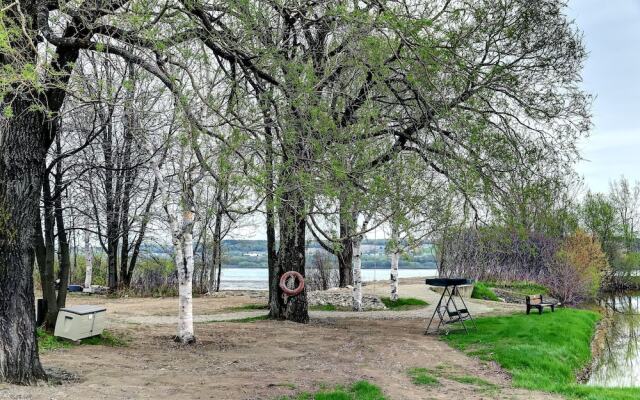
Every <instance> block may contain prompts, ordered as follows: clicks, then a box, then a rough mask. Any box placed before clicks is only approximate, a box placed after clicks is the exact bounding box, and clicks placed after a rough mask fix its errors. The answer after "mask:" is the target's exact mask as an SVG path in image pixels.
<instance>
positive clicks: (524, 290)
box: [478, 281, 549, 296]
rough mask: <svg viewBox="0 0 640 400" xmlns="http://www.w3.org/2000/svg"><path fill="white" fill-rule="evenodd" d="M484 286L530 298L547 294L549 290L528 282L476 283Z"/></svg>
mask: <svg viewBox="0 0 640 400" xmlns="http://www.w3.org/2000/svg"><path fill="white" fill-rule="evenodd" d="M478 283H481V284H484V285H485V286H488V287H495V288H501V289H507V290H511V291H514V292H517V293H520V294H523V295H525V296H530V295H532V294H549V289H547V288H546V287H544V286H542V285H539V284H537V283H534V282H528V281H510V282H499V281H485V282H478Z"/></svg>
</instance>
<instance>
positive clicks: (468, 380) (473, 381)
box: [447, 375, 498, 389]
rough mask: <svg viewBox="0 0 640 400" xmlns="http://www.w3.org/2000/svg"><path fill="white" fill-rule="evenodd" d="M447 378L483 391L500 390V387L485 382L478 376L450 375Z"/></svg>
mask: <svg viewBox="0 0 640 400" xmlns="http://www.w3.org/2000/svg"><path fill="white" fill-rule="evenodd" d="M447 378H448V379H451V380H452V381H456V382H459V383H464V384H465V385H475V386H480V387H481V388H483V389H497V388H498V385H495V384H493V383H491V382H488V381H485V380H484V379H482V378H478V377H477V376H473V375H449V376H447Z"/></svg>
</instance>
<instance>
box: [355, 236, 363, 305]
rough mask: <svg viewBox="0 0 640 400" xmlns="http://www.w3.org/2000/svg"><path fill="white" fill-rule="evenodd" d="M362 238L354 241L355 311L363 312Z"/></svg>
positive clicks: (357, 237) (356, 238)
mask: <svg viewBox="0 0 640 400" xmlns="http://www.w3.org/2000/svg"><path fill="white" fill-rule="evenodd" d="M361 244H362V236H361V235H359V236H356V237H355V238H354V239H353V311H362V246H361Z"/></svg>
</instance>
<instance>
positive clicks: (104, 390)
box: [0, 283, 557, 400]
mask: <svg viewBox="0 0 640 400" xmlns="http://www.w3.org/2000/svg"><path fill="white" fill-rule="evenodd" d="M416 285H417V284H416ZM410 286H412V285H411V284H409V283H407V284H406V285H405V293H407V292H410V291H411V290H415V292H416V293H419V292H420V293H424V292H426V290H425V288H424V285H422V286H421V287H420V288H418V287H417V286H416V288H414V289H412V288H411V287H410ZM367 291H375V289H373V288H372V287H371V286H369V287H368V288H367ZM424 297H427V298H429V300H431V299H432V298H433V297H434V296H433V295H432V294H430V293H427V294H424ZM260 300H261V299H260V298H259V296H248V295H244V296H226V297H222V298H212V297H201V298H197V299H195V304H194V312H195V314H196V315H198V316H205V317H203V318H200V320H201V321H207V320H211V319H210V318H212V317H215V316H218V317H222V319H229V318H230V317H229V316H230V315H236V316H245V314H247V313H246V312H240V313H232V312H231V311H232V310H229V308H230V307H237V306H240V305H243V304H253V303H257V302H260ZM436 301H437V298H436ZM70 303H71V304H104V305H105V306H106V307H107V309H108V316H109V328H108V329H109V330H110V331H112V332H114V333H115V334H117V335H118V336H122V337H124V338H126V340H127V341H128V345H127V346H126V347H105V346H76V347H73V348H70V349H63V350H57V351H49V352H45V353H43V354H42V356H41V359H42V362H43V364H44V365H45V367H47V368H54V369H56V370H63V371H66V372H68V373H70V374H73V375H75V376H77V377H78V380H77V381H76V382H67V383H64V384H61V385H53V384H43V385H41V386H38V387H17V386H12V385H0V399H5V398H9V399H86V398H94V399H164V398H172V399H275V398H279V397H281V396H290V395H291V396H292V395H295V394H297V393H299V392H302V391H314V390H318V389H319V388H322V387H327V386H328V387H333V386H335V385H344V384H349V383H352V382H354V381H356V380H361V379H364V380H368V381H370V382H372V383H374V384H376V385H378V386H379V387H381V388H382V389H383V391H384V393H385V395H387V397H388V398H390V399H394V400H399V399H522V400H524V399H555V398H557V397H554V396H551V395H547V394H543V393H535V392H529V391H524V390H520V389H514V388H512V387H511V383H510V379H509V376H508V375H507V374H506V373H504V371H502V370H501V369H500V368H499V367H497V366H496V365H494V364H487V363H483V362H481V361H479V360H476V359H473V358H470V357H467V356H465V355H464V354H462V353H461V352H458V351H456V350H453V349H451V348H450V347H448V346H447V345H446V344H445V343H443V342H442V341H440V340H439V339H438V338H437V336H434V335H429V336H425V335H423V332H424V326H425V318H426V315H427V314H428V313H429V308H431V307H433V305H432V306H431V307H427V308H426V309H422V310H419V311H421V312H420V313H418V312H405V314H406V315H405V314H403V313H402V312H396V314H398V317H397V318H392V317H389V318H384V319H379V318H368V315H370V314H371V313H367V314H353V313H346V315H344V314H345V313H339V314H335V313H330V312H325V313H317V312H316V313H311V322H310V323H309V324H307V325H300V324H295V323H289V322H276V321H255V322H251V323H238V322H198V323H197V324H196V327H195V329H196V335H197V338H198V342H197V344H196V345H194V346H189V347H184V346H180V345H177V344H175V343H173V342H172V341H171V336H172V335H174V334H175V325H173V323H172V321H173V315H174V313H175V312H176V310H177V299H175V298H163V299H139V298H127V299H107V298H105V297H100V296H90V297H86V296H72V297H71V298H70ZM474 307H475V308H476V310H477V312H478V313H479V314H482V313H496V312H509V311H512V309H511V308H509V306H504V307H495V303H494V306H493V308H491V307H488V306H487V305H486V304H485V303H484V302H476V301H472V302H471V304H470V308H471V309H472V310H473V309H474ZM260 313H263V312H262V311H259V310H258V311H251V312H250V315H259V314H260ZM372 313H375V312H372ZM377 313H381V312H377ZM355 316H357V317H358V318H355ZM147 317H149V318H151V317H152V319H149V320H145V319H144V318H147ZM141 318H142V319H141ZM214 319H216V318H214ZM136 321H137V322H136ZM438 366H441V367H445V368H446V371H447V372H446V373H445V374H443V375H444V376H445V377H442V378H440V383H441V385H438V386H432V387H425V386H416V385H414V384H413V383H412V382H411V379H410V378H409V376H408V374H407V370H408V369H410V368H413V367H423V368H436V367H438ZM452 374H455V375H459V376H461V375H471V376H475V377H479V378H482V379H484V380H486V381H489V382H491V383H493V384H495V385H497V389H490V390H488V389H487V388H483V387H481V386H477V385H472V384H462V383H458V382H456V381H453V380H450V379H447V378H446V376H447V375H452Z"/></svg>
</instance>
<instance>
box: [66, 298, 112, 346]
mask: <svg viewBox="0 0 640 400" xmlns="http://www.w3.org/2000/svg"><path fill="white" fill-rule="evenodd" d="M106 321H107V309H106V308H104V307H101V306H90V305H83V306H75V307H65V308H62V309H60V312H58V319H57V320H56V330H55V332H54V335H55V336H59V337H63V338H66V339H71V340H80V339H84V338H88V337H91V336H97V335H100V334H101V333H102V331H103V330H104V326H105V324H106Z"/></svg>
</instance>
